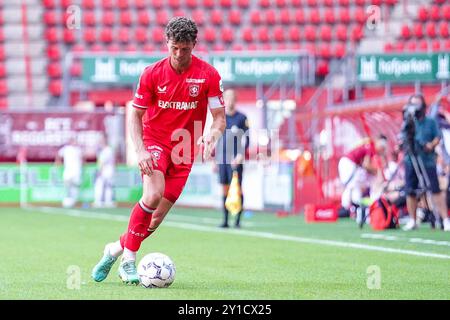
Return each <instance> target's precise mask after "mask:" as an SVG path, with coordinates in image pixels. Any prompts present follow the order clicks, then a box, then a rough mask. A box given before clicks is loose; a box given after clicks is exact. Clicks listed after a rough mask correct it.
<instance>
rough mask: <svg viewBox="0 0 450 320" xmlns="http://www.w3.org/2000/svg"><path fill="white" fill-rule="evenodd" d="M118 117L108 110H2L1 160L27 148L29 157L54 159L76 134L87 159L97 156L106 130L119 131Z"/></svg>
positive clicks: (12, 156) (31, 159)
mask: <svg viewBox="0 0 450 320" xmlns="http://www.w3.org/2000/svg"><path fill="white" fill-rule="evenodd" d="M116 118H117V116H116V115H114V113H107V112H39V111H31V112H29V111H27V112H17V111H16V112H8V111H6V112H2V113H0V161H1V162H14V161H16V160H17V156H18V155H19V154H22V155H23V152H24V150H25V151H26V158H27V160H28V161H38V162H44V161H53V160H54V159H55V156H56V153H57V151H58V149H59V148H61V147H62V146H63V145H64V144H66V143H68V142H69V140H70V139H71V138H72V137H74V138H76V141H77V142H78V144H79V145H80V146H81V147H82V148H83V151H84V154H85V157H86V159H87V160H94V159H95V158H96V152H97V148H98V146H99V142H100V139H101V138H102V136H103V134H104V133H105V132H108V133H111V130H114V131H116V132H114V134H115V135H117V134H119V132H120V130H117V121H116V120H117V119H116ZM119 127H120V125H119ZM107 128H108V130H107ZM117 131H119V132H117ZM110 135H111V134H109V136H110ZM107 138H108V140H109V141H111V139H110V138H111V137H107Z"/></svg>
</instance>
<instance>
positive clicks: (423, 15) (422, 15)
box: [417, 6, 428, 22]
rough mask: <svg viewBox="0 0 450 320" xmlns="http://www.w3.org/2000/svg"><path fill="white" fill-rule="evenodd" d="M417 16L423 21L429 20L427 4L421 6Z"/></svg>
mask: <svg viewBox="0 0 450 320" xmlns="http://www.w3.org/2000/svg"><path fill="white" fill-rule="evenodd" d="M417 18H418V19H419V20H420V21H422V22H425V21H427V20H428V10H427V8H426V7H425V6H422V7H420V8H419V10H418V11H417Z"/></svg>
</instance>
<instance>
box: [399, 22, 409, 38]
mask: <svg viewBox="0 0 450 320" xmlns="http://www.w3.org/2000/svg"><path fill="white" fill-rule="evenodd" d="M400 34H401V36H402V38H403V39H405V40H408V39H409V38H411V30H410V29H409V26H408V25H406V24H404V25H403V26H402V28H401V31H400Z"/></svg>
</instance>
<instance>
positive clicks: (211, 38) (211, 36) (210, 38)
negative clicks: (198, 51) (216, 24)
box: [203, 27, 216, 43]
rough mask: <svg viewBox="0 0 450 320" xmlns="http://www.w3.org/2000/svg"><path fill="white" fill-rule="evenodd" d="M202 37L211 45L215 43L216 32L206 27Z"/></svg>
mask: <svg viewBox="0 0 450 320" xmlns="http://www.w3.org/2000/svg"><path fill="white" fill-rule="evenodd" d="M203 36H204V37H205V41H206V42H209V43H213V42H215V41H216V30H215V29H214V28H212V27H206V28H205V30H204V31H203Z"/></svg>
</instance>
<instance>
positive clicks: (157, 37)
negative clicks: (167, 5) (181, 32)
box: [152, 27, 165, 44]
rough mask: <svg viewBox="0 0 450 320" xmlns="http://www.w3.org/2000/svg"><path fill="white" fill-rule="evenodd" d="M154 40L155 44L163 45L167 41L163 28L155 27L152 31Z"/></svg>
mask: <svg viewBox="0 0 450 320" xmlns="http://www.w3.org/2000/svg"><path fill="white" fill-rule="evenodd" d="M152 39H153V42H155V43H159V44H161V43H163V42H164V40H165V35H164V28H162V27H154V28H153V30H152Z"/></svg>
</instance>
